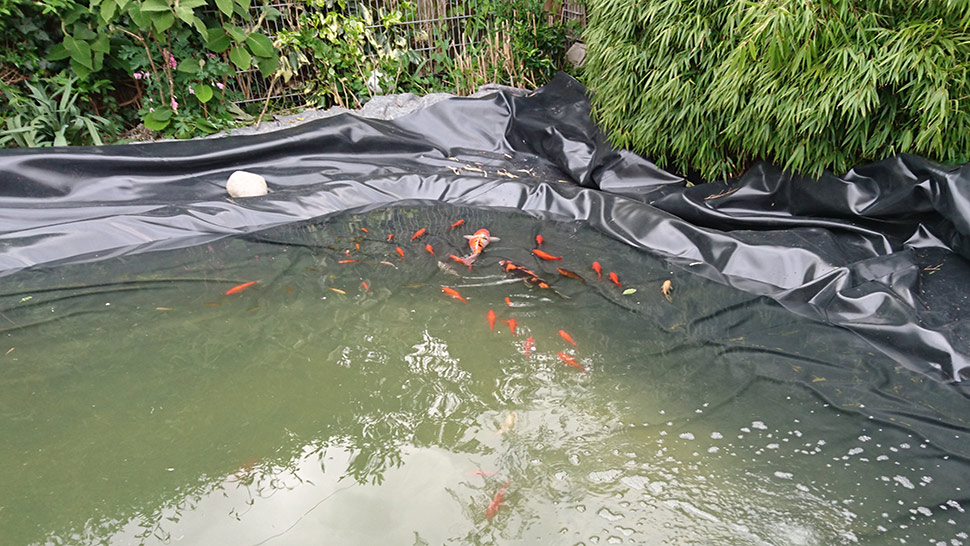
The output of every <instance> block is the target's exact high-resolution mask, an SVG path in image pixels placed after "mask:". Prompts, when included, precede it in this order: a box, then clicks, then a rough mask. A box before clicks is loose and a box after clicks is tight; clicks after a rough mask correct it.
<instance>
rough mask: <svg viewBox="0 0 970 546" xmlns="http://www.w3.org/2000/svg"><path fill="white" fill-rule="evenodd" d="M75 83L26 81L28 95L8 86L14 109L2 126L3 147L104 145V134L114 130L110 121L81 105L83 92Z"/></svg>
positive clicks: (70, 80)
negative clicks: (79, 101)
mask: <svg viewBox="0 0 970 546" xmlns="http://www.w3.org/2000/svg"><path fill="white" fill-rule="evenodd" d="M74 83H75V79H74V78H53V79H51V80H45V81H41V82H38V84H37V85H33V84H30V83H27V84H25V85H26V87H27V89H28V90H29V91H30V93H29V95H28V96H22V95H19V94H17V93H14V92H12V91H11V89H10V88H7V89H6V91H7V95H8V96H9V97H10V110H11V111H10V112H8V115H7V117H6V119H4V120H3V126H0V147H4V146H19V147H28V148H33V147H39V146H67V145H69V144H72V145H82V144H102V143H103V142H102V138H101V136H102V134H103V133H104V132H106V131H109V130H110V129H112V127H111V122H110V121H108V120H107V119H105V118H103V117H101V116H96V115H92V114H86V113H84V112H82V111H81V109H80V108H78V106H77V101H78V97H80V96H81V95H80V94H78V93H77V92H76V91H75V89H74ZM51 87H53V88H54V91H53V92H51V90H50V88H51Z"/></svg>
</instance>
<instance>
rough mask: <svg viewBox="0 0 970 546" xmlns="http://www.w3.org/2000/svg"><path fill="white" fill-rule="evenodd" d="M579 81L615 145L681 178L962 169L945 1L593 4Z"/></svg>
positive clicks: (966, 81)
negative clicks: (887, 166)
mask: <svg viewBox="0 0 970 546" xmlns="http://www.w3.org/2000/svg"><path fill="white" fill-rule="evenodd" d="M589 14H590V17H589V25H588V27H587V31H586V42H587V46H588V48H589V52H588V57H587V65H586V69H585V79H586V81H587V82H588V84H589V86H590V88H591V89H592V90H593V91H594V93H595V96H594V100H593V102H594V110H595V112H596V114H597V116H598V118H599V119H600V120H601V122H602V123H603V124H604V125H605V126H606V127H607V128H608V129H609V131H610V133H611V138H612V139H613V140H614V143H615V144H617V145H619V146H623V147H629V148H631V149H633V150H636V151H638V152H639V153H641V154H644V155H647V156H650V157H652V158H654V159H655V160H657V162H658V163H659V164H661V165H669V166H671V167H674V168H676V169H679V170H681V171H682V172H687V171H688V170H693V169H696V170H698V171H699V172H700V174H701V175H702V176H703V177H705V178H708V179H711V178H717V177H723V176H732V175H736V174H738V173H739V172H740V171H741V170H743V169H744V168H746V167H747V166H748V165H749V164H750V163H751V162H752V161H753V160H756V159H766V160H770V161H773V162H776V163H778V164H781V165H783V166H785V167H786V168H789V169H792V170H795V171H801V172H805V173H807V174H812V175H818V174H820V173H821V172H822V170H823V169H830V170H832V171H835V172H844V171H845V170H847V169H848V168H850V167H851V166H852V165H855V164H858V163H861V162H865V161H869V160H877V159H881V158H884V157H888V156H891V155H894V154H897V153H901V152H908V153H915V154H920V155H923V156H926V157H928V158H931V159H934V160H938V161H944V162H953V163H963V162H967V161H968V160H970V109H968V102H970V77H968V70H970V33H968V28H970V9H967V7H966V3H965V2H959V1H953V0H815V1H812V2H806V1H805V0H751V1H746V2H724V1H723V0H649V1H647V2H644V1H643V0H639V1H638V0H590V2H589Z"/></svg>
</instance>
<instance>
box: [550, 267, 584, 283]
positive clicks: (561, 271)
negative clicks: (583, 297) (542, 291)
mask: <svg viewBox="0 0 970 546" xmlns="http://www.w3.org/2000/svg"><path fill="white" fill-rule="evenodd" d="M556 271H558V272H559V274H560V275H562V276H564V277H571V278H573V279H576V280H578V281H580V282H581V283H583V284H586V279H584V278H582V277H581V276H579V273H576V272H574V271H570V270H568V269H563V268H561V267H557V268H556Z"/></svg>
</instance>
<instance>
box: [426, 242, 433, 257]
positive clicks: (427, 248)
mask: <svg viewBox="0 0 970 546" xmlns="http://www.w3.org/2000/svg"><path fill="white" fill-rule="evenodd" d="M424 249H425V250H427V251H428V252H429V253H431V255H432V256H434V249H433V248H431V245H430V244H427V245H424Z"/></svg>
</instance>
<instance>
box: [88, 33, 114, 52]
mask: <svg viewBox="0 0 970 546" xmlns="http://www.w3.org/2000/svg"><path fill="white" fill-rule="evenodd" d="M91 51H96V52H98V53H105V54H107V53H111V40H109V39H108V35H107V34H101V35H99V36H98V38H97V39H96V40H95V41H93V42H91Z"/></svg>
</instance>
